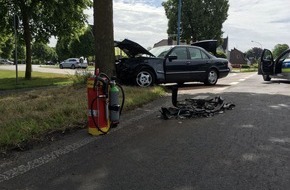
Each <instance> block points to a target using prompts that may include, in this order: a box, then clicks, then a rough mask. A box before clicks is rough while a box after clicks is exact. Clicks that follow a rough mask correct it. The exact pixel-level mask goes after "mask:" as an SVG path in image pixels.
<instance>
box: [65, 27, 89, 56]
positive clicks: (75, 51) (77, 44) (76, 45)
mask: <svg viewBox="0 0 290 190" xmlns="http://www.w3.org/2000/svg"><path fill="white" fill-rule="evenodd" d="M69 50H70V53H71V54H72V55H74V56H77V57H81V56H83V57H89V56H93V55H94V53H95V46H94V36H93V30H92V27H91V26H88V27H87V28H86V30H85V32H84V33H83V34H82V35H80V36H79V37H78V38H74V39H73V40H72V41H71V43H70V47H69Z"/></svg>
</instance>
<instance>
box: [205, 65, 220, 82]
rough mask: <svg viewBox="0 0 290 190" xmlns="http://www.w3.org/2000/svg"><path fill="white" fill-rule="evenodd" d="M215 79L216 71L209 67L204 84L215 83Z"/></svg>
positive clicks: (216, 77) (216, 76)
mask: <svg viewBox="0 0 290 190" xmlns="http://www.w3.org/2000/svg"><path fill="white" fill-rule="evenodd" d="M217 81H218V73H217V71H216V70H215V69H211V70H210V71H209V72H208V74H207V78H206V81H205V82H204V84H206V85H215V84H216V83H217Z"/></svg>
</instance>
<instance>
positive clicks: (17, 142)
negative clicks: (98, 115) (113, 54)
mask: <svg viewBox="0 0 290 190" xmlns="http://www.w3.org/2000/svg"><path fill="white" fill-rule="evenodd" d="M124 91H125V95H126V101H125V106H124V111H125V110H130V109H133V108H136V107H138V106H141V105H143V104H145V103H147V102H149V101H151V100H154V99H156V98H158V97H161V96H162V95H163V94H164V89H162V88H161V87H158V86H157V87H152V88H137V87H127V86H125V87H124ZM87 109H88V108H87V93H86V87H85V85H74V86H63V87H59V88H48V89H37V90H32V91H26V92H22V93H21V94H14V95H9V96H8V95H7V96H0V150H1V151H5V150H8V149H11V148H15V147H18V148H23V146H24V144H27V143H29V142H33V141H41V140H43V138H45V135H47V134H50V133H53V132H55V131H66V130H69V129H75V128H80V127H81V128H84V127H86V121H87V115H86V114H87Z"/></svg>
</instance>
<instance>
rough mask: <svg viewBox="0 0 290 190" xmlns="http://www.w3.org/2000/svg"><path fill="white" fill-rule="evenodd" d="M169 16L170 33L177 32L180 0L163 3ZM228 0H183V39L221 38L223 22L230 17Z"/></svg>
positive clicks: (188, 40)
mask: <svg viewBox="0 0 290 190" xmlns="http://www.w3.org/2000/svg"><path fill="white" fill-rule="evenodd" d="M162 5H163V7H164V9H165V13H166V16H167V18H168V30H167V33H168V35H169V36H170V35H172V34H173V35H174V34H177V15H178V0H168V1H166V2H163V3H162ZM228 9H229V3H228V0H182V11H181V24H180V28H181V32H180V37H181V40H183V41H186V42H187V43H190V41H192V42H195V41H200V40H208V39H217V40H220V38H221V37H222V34H223V32H222V24H223V23H224V21H225V20H226V19H227V17H228V13H227V12H228Z"/></svg>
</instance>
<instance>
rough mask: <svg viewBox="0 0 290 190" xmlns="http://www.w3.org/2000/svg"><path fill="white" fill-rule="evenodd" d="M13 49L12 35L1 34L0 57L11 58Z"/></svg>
mask: <svg viewBox="0 0 290 190" xmlns="http://www.w3.org/2000/svg"><path fill="white" fill-rule="evenodd" d="M13 49H14V39H13V36H12V35H5V34H4V35H3V34H2V35H1V36H0V57H1V58H6V59H11V58H12V51H13Z"/></svg>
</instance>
